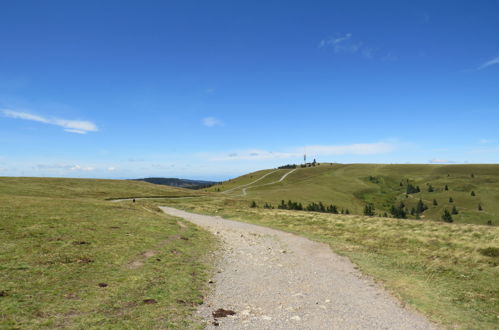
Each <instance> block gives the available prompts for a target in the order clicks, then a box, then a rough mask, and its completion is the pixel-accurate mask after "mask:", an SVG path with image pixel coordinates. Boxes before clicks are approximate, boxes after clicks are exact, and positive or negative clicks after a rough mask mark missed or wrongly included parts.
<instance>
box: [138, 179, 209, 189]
mask: <svg viewBox="0 0 499 330" xmlns="http://www.w3.org/2000/svg"><path fill="white" fill-rule="evenodd" d="M133 180H134V181H145V182H149V183H154V184H160V185H164V186H172V187H179V188H188V189H203V188H208V187H211V186H213V185H214V184H216V183H218V182H215V181H204V180H189V179H178V178H143V179H133Z"/></svg>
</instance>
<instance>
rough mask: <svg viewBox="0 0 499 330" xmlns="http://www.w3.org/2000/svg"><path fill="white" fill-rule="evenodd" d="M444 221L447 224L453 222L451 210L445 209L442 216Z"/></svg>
mask: <svg viewBox="0 0 499 330" xmlns="http://www.w3.org/2000/svg"><path fill="white" fill-rule="evenodd" d="M442 220H443V221H445V222H453V221H454V219H452V215H451V214H450V212H449V210H447V209H445V210H444V214H442Z"/></svg>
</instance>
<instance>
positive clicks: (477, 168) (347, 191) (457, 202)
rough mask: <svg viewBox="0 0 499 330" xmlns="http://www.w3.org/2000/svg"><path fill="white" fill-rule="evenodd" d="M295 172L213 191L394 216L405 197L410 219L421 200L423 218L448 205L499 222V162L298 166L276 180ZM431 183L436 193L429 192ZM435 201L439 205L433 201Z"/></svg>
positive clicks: (248, 178) (464, 219) (460, 219)
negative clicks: (366, 209) (393, 210)
mask: <svg viewBox="0 0 499 330" xmlns="http://www.w3.org/2000/svg"><path fill="white" fill-rule="evenodd" d="M290 171H292V169H279V170H264V171H258V172H254V173H250V174H247V175H244V176H241V177H239V178H235V179H232V180H230V181H227V182H223V183H221V184H218V185H215V186H213V187H211V188H210V189H208V190H209V191H220V192H222V193H223V194H224V195H232V196H237V195H244V194H243V193H244V192H243V189H244V188H245V193H246V195H244V197H245V198H247V199H249V200H255V201H257V202H258V203H259V204H262V203H265V202H268V203H271V204H272V205H273V206H277V205H278V204H279V203H280V202H281V200H285V201H288V200H292V201H296V202H300V203H303V204H308V203H311V202H323V203H324V204H334V205H336V206H337V207H338V209H339V210H341V209H348V210H349V211H350V213H353V214H362V213H363V209H364V207H365V205H366V204H369V203H371V204H373V205H374V208H375V210H376V211H375V212H376V214H378V215H383V214H384V213H385V212H386V213H387V214H388V215H390V208H391V207H392V206H394V205H395V206H398V205H400V202H403V203H404V205H405V209H406V211H407V213H408V217H409V218H415V217H416V216H415V215H410V211H411V209H412V208H413V207H416V204H417V203H418V201H419V200H420V199H421V200H422V201H423V203H424V204H425V205H426V206H427V207H428V209H427V210H426V211H424V212H423V213H422V214H420V217H421V218H422V219H434V220H440V218H441V215H442V213H443V212H444V209H448V210H449V211H451V209H452V208H453V206H455V207H456V208H457V210H458V212H459V214H457V215H453V218H454V221H455V222H457V223H476V224H494V225H497V224H499V165H495V164H494V165H475V164H472V165H408V164H407V165H405V164H404V165H387V164H330V163H327V164H320V165H319V166H315V167H307V168H297V169H296V170H294V171H293V172H292V173H290V174H289V175H288V176H287V177H286V178H285V180H283V181H282V182H276V181H278V180H279V178H280V177H282V176H283V175H284V174H286V173H288V172H290ZM269 173H271V174H270V175H267V176H266V177H264V178H263V179H261V180H260V181H258V182H255V183H253V184H251V182H253V181H255V180H257V179H259V178H261V177H262V176H264V175H266V174H269ZM409 184H410V185H412V186H414V187H419V189H420V192H418V193H411V194H406V192H407V187H408V185H409ZM430 185H431V186H432V187H433V192H429V191H428V190H429V186H430ZM446 185H447V187H448V190H445V186H446ZM472 192H474V195H475V196H472ZM450 198H452V200H453V202H452V203H451V202H449V199H450ZM434 200H435V201H436V203H437V205H433V204H434ZM479 204H480V205H481V207H482V210H481V211H479V209H478V208H479V206H478V205H479Z"/></svg>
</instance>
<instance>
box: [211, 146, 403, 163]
mask: <svg viewBox="0 0 499 330" xmlns="http://www.w3.org/2000/svg"><path fill="white" fill-rule="evenodd" d="M394 149H395V146H394V145H393V144H390V143H384V142H377V143H360V144H349V145H315V146H307V147H300V148H293V149H291V150H290V151H277V152H274V151H268V150H261V149H249V150H242V151H235V152H230V153H228V154H227V153H226V154H224V155H211V156H210V157H209V159H210V160H214V161H227V160H266V159H285V158H296V157H302V156H303V153H304V150H306V153H307V154H308V155H312V156H333V155H334V156H338V155H377V154H384V153H389V152H391V151H393V150H394Z"/></svg>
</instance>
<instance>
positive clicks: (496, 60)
mask: <svg viewBox="0 0 499 330" xmlns="http://www.w3.org/2000/svg"><path fill="white" fill-rule="evenodd" d="M495 64H499V56H497V57H495V58H493V59H491V60H490V61H487V62H485V63H482V65H480V66H479V67H478V70H483V69H485V68H488V67H489V66H492V65H495Z"/></svg>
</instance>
